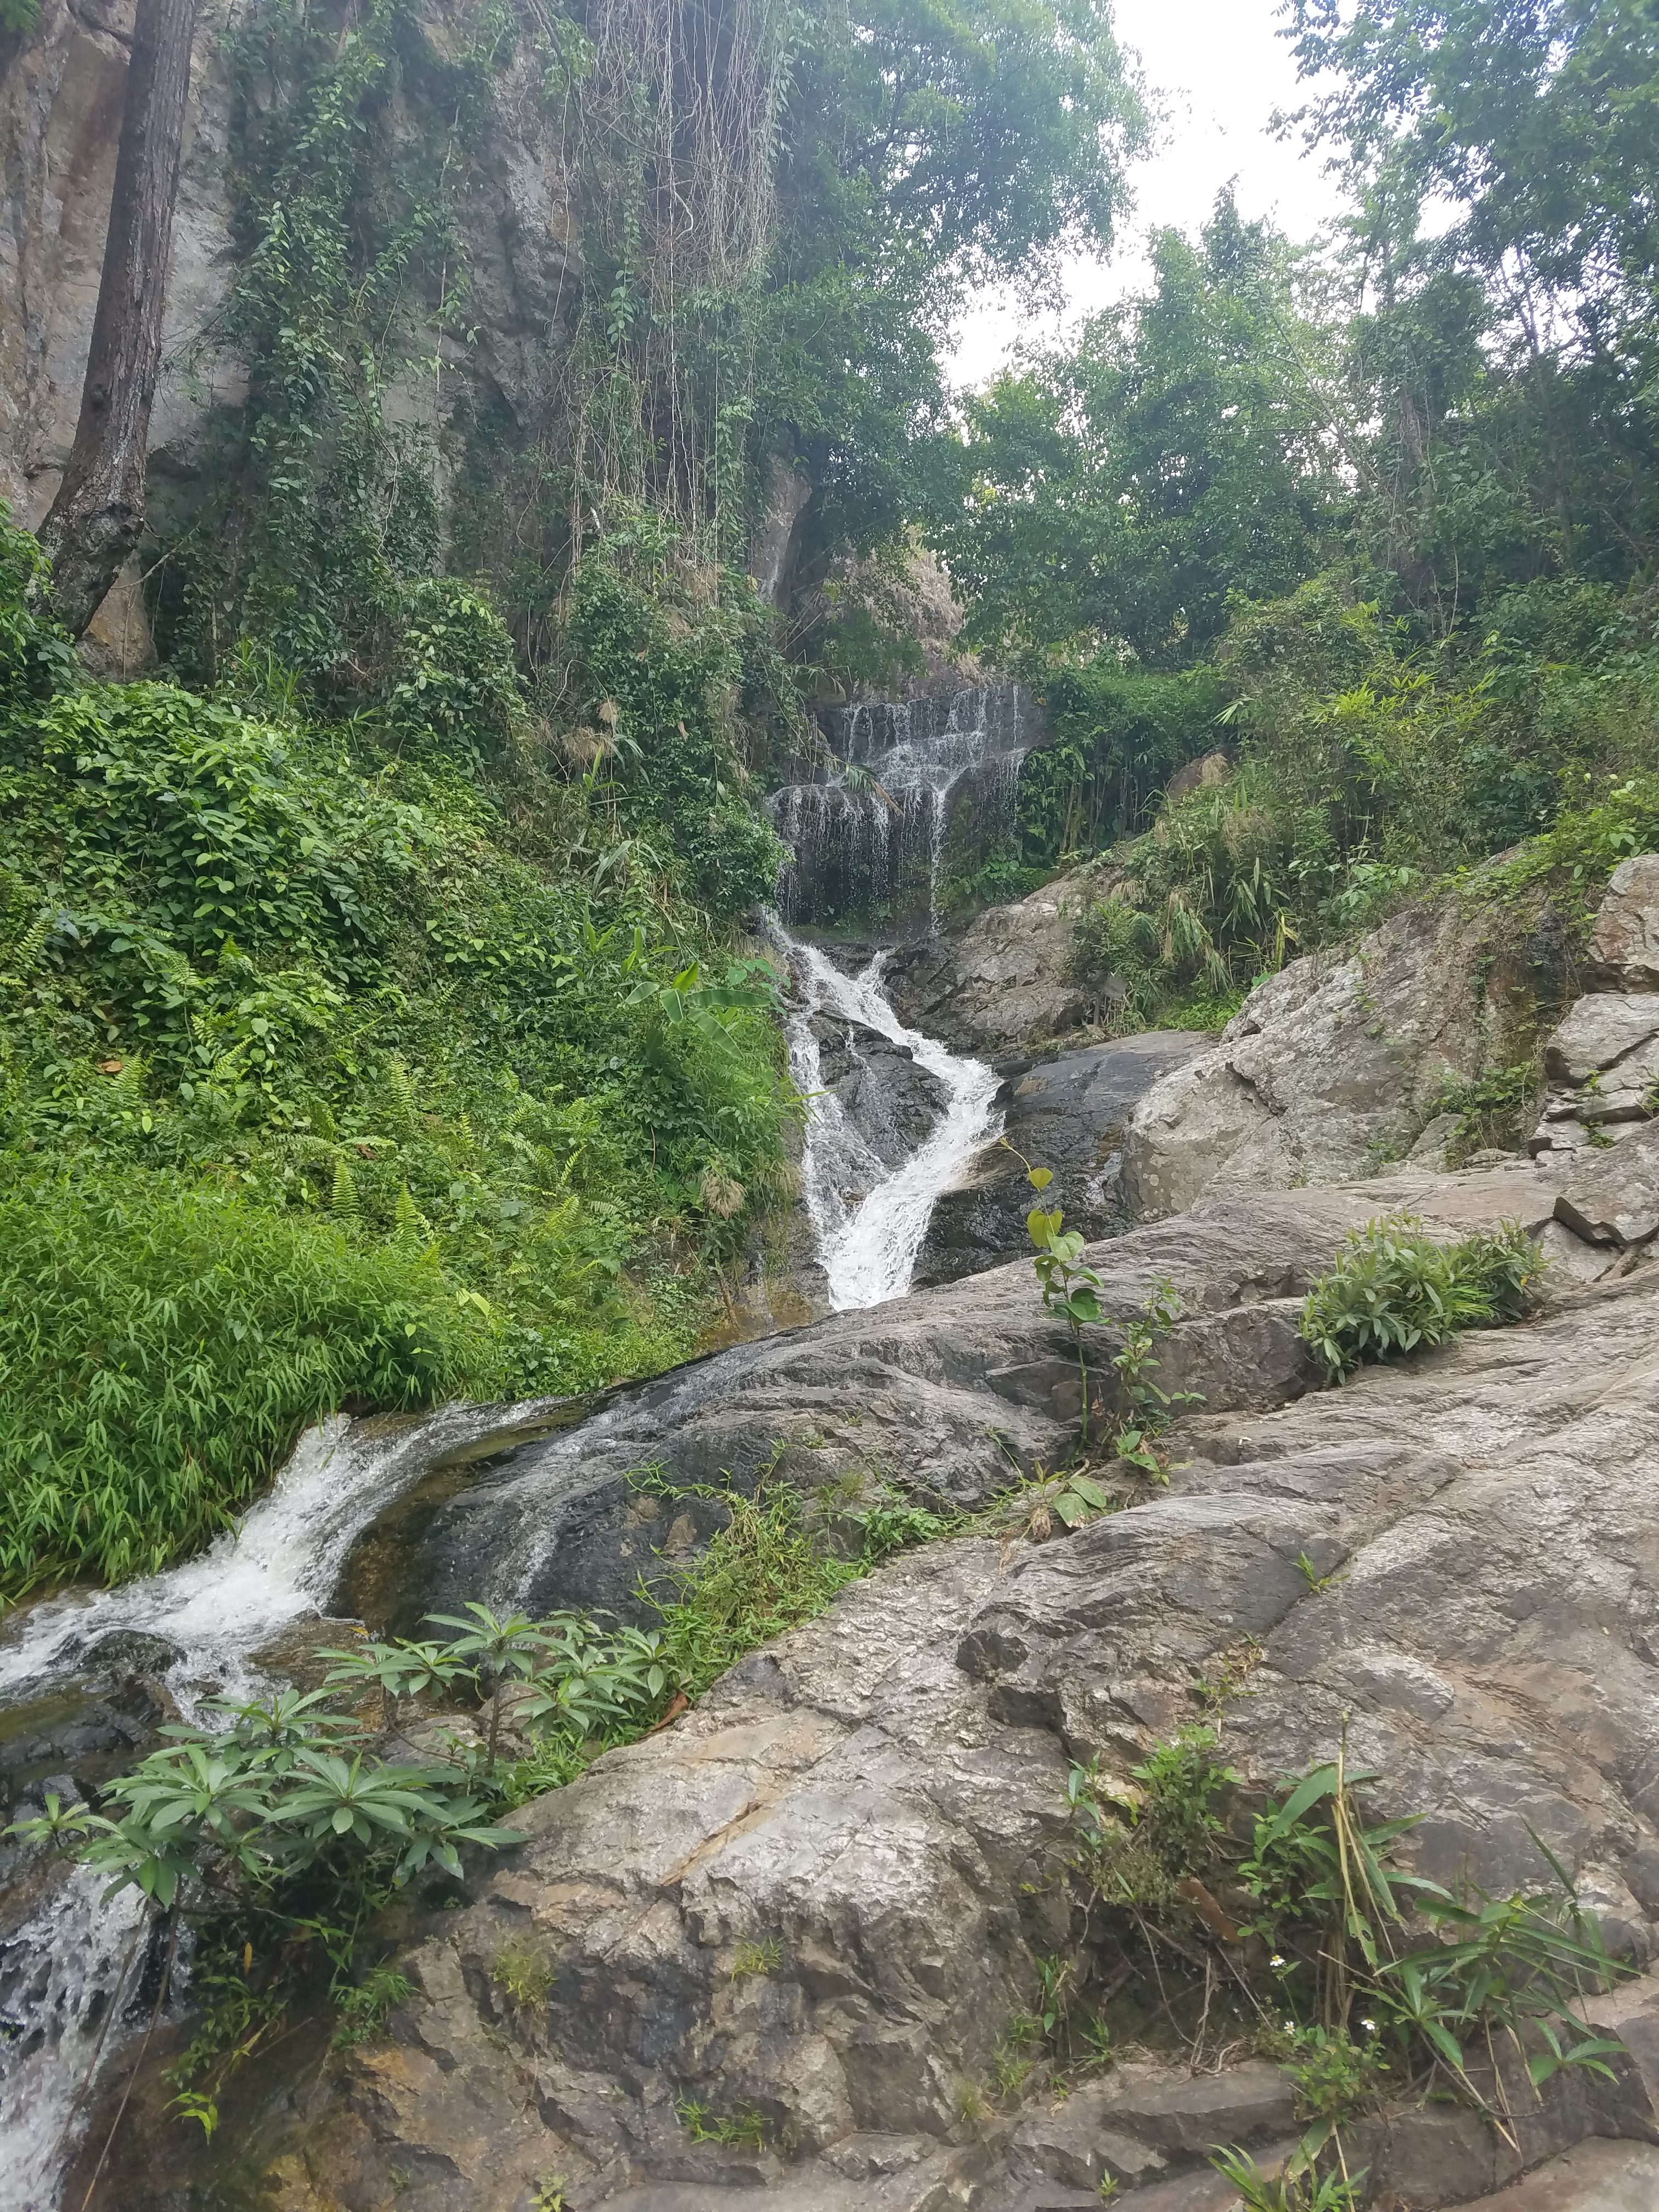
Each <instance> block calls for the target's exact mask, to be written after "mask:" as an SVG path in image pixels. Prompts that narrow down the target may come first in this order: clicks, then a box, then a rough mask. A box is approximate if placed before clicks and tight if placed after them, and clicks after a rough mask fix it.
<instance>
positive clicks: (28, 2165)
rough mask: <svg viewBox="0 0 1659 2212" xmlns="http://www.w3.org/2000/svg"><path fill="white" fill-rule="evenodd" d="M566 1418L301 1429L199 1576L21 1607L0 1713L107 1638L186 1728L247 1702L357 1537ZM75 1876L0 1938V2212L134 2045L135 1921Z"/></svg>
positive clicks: (58, 2168)
mask: <svg viewBox="0 0 1659 2212" xmlns="http://www.w3.org/2000/svg"><path fill="white" fill-rule="evenodd" d="M569 1418H570V1407H569V1406H568V1404H567V1403H565V1402H563V1401H547V1400H543V1401H537V1402H534V1403H532V1404H528V1405H524V1406H514V1407H500V1406H495V1407H480V1406H447V1407H444V1408H443V1409H442V1410H441V1412H439V1413H434V1414H430V1415H428V1416H426V1417H425V1418H423V1419H391V1420H386V1421H379V1422H375V1421H356V1422H353V1421H348V1420H346V1419H343V1418H339V1417H337V1418H335V1419H331V1420H326V1421H324V1422H322V1423H321V1424H319V1426H317V1427H316V1428H314V1429H310V1430H307V1432H306V1434H305V1435H304V1436H303V1437H301V1439H300V1442H299V1443H298V1445H297V1446H296V1447H295V1452H294V1455H293V1456H292V1458H291V1459H290V1460H289V1462H288V1464H287V1465H286V1466H285V1467H284V1468H283V1470H282V1472H281V1474H279V1475H278V1476H277V1478H276V1481H275V1483H274V1484H273V1485H272V1486H271V1488H270V1492H269V1493H268V1494H267V1495H266V1496H265V1497H264V1498H262V1499H261V1500H260V1501H259V1503H258V1504H257V1505H255V1506H254V1508H253V1509H252V1511H251V1512H250V1513H249V1514H248V1516H247V1518H246V1520H245V1521H244V1522H242V1524H241V1527H240V1529H239V1530H238V1531H237V1532H236V1534H234V1535H227V1536H222V1537H220V1538H219V1539H218V1541H216V1543H215V1544H214V1545H212V1547H210V1549H209V1550H208V1551H206V1552H204V1553H203V1554H202V1556H201V1557H200V1558H199V1559H191V1560H189V1561H187V1562H186V1563H185V1565H183V1566H179V1567H173V1568H170V1569H168V1571H167V1572H166V1573H164V1574H159V1575H149V1576H146V1577H144V1578H143V1580H142V1581H139V1582H132V1583H125V1584H124V1585H123V1586H122V1587H121V1588H120V1589H112V1590H94V1591H81V1592H76V1593H74V1594H73V1595H70V1596H66V1597H62V1598H54V1599H49V1600H47V1601H45V1602H43V1603H41V1604H39V1605H36V1606H33V1607H27V1608H24V1609H23V1610H21V1611H20V1612H19V1613H16V1614H15V1615H14V1616H13V1618H12V1619H11V1620H9V1622H8V1623H7V1624H6V1626H5V1627H4V1629H3V1630H0V1700H3V1701H4V1702H5V1703H6V1704H9V1705H15V1704H18V1703H20V1702H22V1701H23V1700H25V1699H33V1698H39V1697H42V1696H46V1695H49V1694H51V1693H52V1692H53V1691H54V1690H58V1689H61V1688H62V1687H63V1686H65V1685H66V1684H72V1683H73V1682H74V1681H75V1680H76V1678H77V1677H81V1676H84V1675H85V1674H87V1673H88V1672H89V1671H94V1672H95V1671H96V1669H97V1668H98V1666H99V1650H98V1647H99V1646H100V1644H105V1643H106V1639H108V1638H112V1637H127V1636H139V1637H145V1638H155V1639H159V1643H160V1644H165V1645H166V1646H167V1647H168V1648H169V1650H171V1652H172V1655H173V1656H171V1658H170V1659H169V1658H167V1657H166V1656H165V1654H162V1653H161V1652H160V1651H159V1650H158V1654H157V1656H158V1657H159V1658H160V1659H161V1673H162V1679H163V1680H164V1681H165V1683H166V1686H167V1689H168V1691H169V1692H170V1693H171V1694H172V1696H173V1699H174V1700H175V1701H176V1703H177V1704H178V1705H179V1710H180V1711H182V1712H184V1713H185V1714H186V1715H187V1716H197V1714H199V1713H200V1712H201V1709H202V1707H203V1705H204V1701H205V1700H206V1699H210V1698H212V1697H216V1696H224V1695H228V1696H231V1697H238V1696H246V1697H251V1696H252V1695H254V1694H255V1693H256V1692H257V1691H258V1689H259V1687H260V1686H261V1685H262V1683H263V1682H264V1680H265V1679H266V1677H265V1670H264V1668H262V1667H261V1666H260V1664H259V1661H258V1654H259V1653H260V1651H261V1650H263V1649H264V1647H265V1646H267V1645H269V1644H271V1643H272V1642H273V1641H274V1640H275V1639H276V1638H278V1637H280V1636H281V1634H282V1633H283V1631H284V1630H286V1629H290V1628H292V1627H293V1626H295V1624H296V1623H298V1622H301V1621H304V1620H317V1619H319V1618H320V1617H322V1616H324V1615H325V1613H326V1612H327V1609H328V1607H329V1604H330V1601H331V1599H332V1596H333V1593H334V1588H335V1584H336V1583H337V1581H338V1580H339V1577H340V1572H341V1570H342V1568H343V1565H344V1564H345V1560H346V1556H347V1554H348V1553H349V1551H350V1549H351V1547H352V1545H353V1544H354V1543H355V1542H356V1539H357V1538H358V1536H359V1535H361V1534H362V1532H363V1530H364V1529H365V1528H368V1526H369V1525H370V1523H371V1522H373V1521H374V1519H375V1518H376V1517H377V1516H378V1515H380V1513H382V1512H383V1511H384V1510H386V1507H387V1506H388V1505H390V1504H392V1503H393V1501H394V1500H395V1499H397V1498H399V1497H401V1496H402V1495H403V1493H404V1492H405V1491H406V1490H408V1489H409V1488H410V1486H412V1485H413V1484H414V1483H416V1482H417V1481H419V1480H422V1477H423V1476H425V1475H427V1474H430V1473H432V1472H434V1471H435V1468H439V1467H441V1466H443V1465H445V1464H447V1463H453V1462H454V1461H455V1460H457V1459H458V1458H467V1457H473V1456H483V1455H487V1454H489V1452H491V1451H494V1450H496V1449H501V1448H503V1447H504V1446H505V1445H507V1444H508V1443H513V1442H516V1441H518V1440H520V1439H521V1438H523V1437H532V1436H536V1435H538V1434H543V1433H545V1432H546V1431H548V1430H550V1429H551V1428H554V1427H556V1426H558V1425H561V1423H562V1421H565V1420H568V1419H569ZM105 1888H106V1883H105V1881H104V1880H103V1879H102V1878H101V1877H94V1875H90V1874H89V1873H88V1872H87V1871H86V1870H85V1869H79V1868H77V1869H75V1870H73V1871H72V1872H71V1873H70V1875H68V1878H67V1879H66V1880H64V1881H62V1882H61V1883H59V1884H58V1886H57V1887H54V1888H52V1889H51V1890H50V1891H49V1892H48V1893H47V1894H46V1897H45V1899H44V1901H43V1902H42V1903H41V1904H40V1905H39V1906H38V1908H37V1909H36V1910H35V1911H33V1913H32V1914H30V1915H29V1917H27V1918H26V1919H25V1920H23V1922H22V1923H21V1925H19V1926H18V1927H16V1928H15V1929H14V1930H13V1931H12V1932H11V1933H10V1934H9V1935H6V1936H0V2212H56V2208H57V2207H58V2191H59V2189H60V2186H61V2183H62V2179H63V2175H64V2170H65V2169H66V2167H67V2166H68V2164H69V2162H70V2158H71V2157H72V2156H73V2154H74V2152H75V2149H76V2145H77V2142H78V2138H79V2135H80V2132H81V2130H82V2128H83V2127H84V2124H85V2120H86V2116H87V2112H88V2109H89V2108H90V2107H91V2106H92V2105H93V2104H94V2101H95V2099H96V2093H97V2089H98V2087H99V2083H100V2081H101V2080H103V2079H104V2078H106V2076H107V2075H108V2073H109V2070H110V2069H111V2067H112V2064H113V2063H114V2061H115V2060H116V2058H117V2057H118V2056H119V2054H120V2052H121V2051H123V2050H124V2049H125V2047H126V2045H128V2044H129V2043H130V2042H131V2039H133V2037H134V2036H136V2035H138V2034H142V2033H143V2027H144V2023H145V2021H146V2020H147V2019H148V2017H149V2005H150V2004H151V2003H153V2002H154V1996H153V1993H152V1992H149V1991H146V1992H145V1995H144V1996H143V1997H142V1998H141V1996H140V1984H141V1982H142V1981H143V1967H144V1954H145V1950H146V1944H145V1940H144V1939H145V1934H146V1927H147V1923H148V1920H149V1912H148V1908H147V1907H146V1905H144V1904H143V1901H142V1899H140V1898H139V1896H138V1893H137V1891H135V1890H131V1889H129V1890H124V1891H122V1892H120V1893H118V1894H117V1895H116V1896H114V1897H112V1898H108V1899H106V1897H105V1895H104V1891H105Z"/></svg>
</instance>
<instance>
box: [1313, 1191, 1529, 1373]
mask: <svg viewBox="0 0 1659 2212" xmlns="http://www.w3.org/2000/svg"><path fill="white" fill-rule="evenodd" d="M1543 1272H1544V1261H1543V1258H1542V1255H1541V1253H1540V1251H1539V1249H1538V1247H1537V1245H1536V1244H1534V1243H1533V1241H1532V1240H1531V1238H1530V1237H1528V1236H1527V1235H1526V1234H1525V1232H1524V1231H1522V1229H1521V1228H1520V1227H1519V1226H1518V1225H1516V1224H1515V1223H1513V1222H1510V1223H1505V1224H1504V1225H1503V1226H1502V1227H1501V1228H1499V1229H1498V1230H1496V1231H1492V1232H1490V1233H1486V1232H1481V1233H1479V1234H1477V1235H1474V1236H1472V1237H1464V1238H1463V1239H1462V1241H1461V1242H1459V1243H1455V1244H1443V1243H1437V1242H1436V1241H1435V1239H1434V1238H1433V1237H1430V1236H1428V1235H1427V1234H1426V1233H1425V1231H1424V1230H1423V1228H1422V1226H1421V1225H1420V1223H1419V1222H1418V1221H1416V1220H1415V1219H1414V1218H1412V1217H1410V1216H1408V1215H1396V1216H1393V1217H1390V1218H1389V1219H1386V1220H1377V1221H1373V1222H1370V1223H1368V1224H1367V1225H1365V1226H1364V1228H1361V1229H1354V1230H1351V1231H1349V1232H1348V1235H1347V1236H1346V1238H1345V1239H1344V1240H1343V1243H1342V1246H1341V1249H1340V1251H1339V1253H1338V1255H1337V1261H1336V1265H1335V1267H1334V1268H1333V1269H1332V1271H1331V1273H1329V1274H1328V1275H1322V1276H1321V1277H1320V1278H1319V1279H1318V1281H1317V1282H1316V1283H1315V1285H1314V1286H1313V1288H1312V1290H1311V1291H1310V1292H1309V1294H1308V1297H1307V1299H1306V1301H1305V1303H1304V1306H1303V1309H1302V1318H1301V1322H1300V1328H1301V1332H1302V1335H1303V1338H1304V1341H1305V1342H1306V1343H1308V1344H1309V1345H1310V1346H1312V1347H1313V1349H1314V1351H1315V1352H1316V1354H1317V1355H1318V1357H1319V1358H1320V1359H1322V1361H1323V1363H1324V1364H1325V1368H1326V1370H1327V1372H1328V1376H1329V1377H1330V1379H1331V1380H1332V1381H1333V1382H1338V1383H1340V1382H1341V1381H1342V1380H1343V1379H1344V1378H1345V1377H1346V1376H1348V1375H1350V1374H1352V1372H1353V1370H1354V1369H1355V1368H1357V1367H1358V1366H1359V1365H1360V1364H1362V1363H1363V1362H1364V1361H1365V1360H1368V1359H1387V1358H1389V1357H1390V1356H1391V1355H1394V1354H1397V1353H1400V1352H1412V1351H1414V1350H1415V1349H1416V1348H1417V1347H1418V1346H1419V1345H1422V1346H1431V1345H1437V1344H1445V1343H1449V1342H1450V1341H1451V1340H1453V1339H1454V1338H1455V1337H1456V1336H1457V1335H1458V1334H1460V1332H1461V1331H1462V1330H1463V1329H1466V1328H1494V1327H1498V1326H1501V1325H1502V1324H1504V1323H1506V1322H1516V1321H1519V1320H1520V1319H1522V1316H1524V1315H1525V1314H1526V1313H1527V1311H1528V1309H1529V1307H1530V1306H1531V1304H1533V1302H1534V1299H1535V1297H1536V1295H1537V1288H1538V1285H1539V1282H1540V1280H1541V1278H1542V1275H1543Z"/></svg>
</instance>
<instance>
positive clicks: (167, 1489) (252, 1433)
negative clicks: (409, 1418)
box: [0, 1161, 494, 1596]
mask: <svg viewBox="0 0 1659 2212" xmlns="http://www.w3.org/2000/svg"><path fill="white" fill-rule="evenodd" d="M493 1365H494V1359H493V1354H492V1352H491V1348H490V1345H489V1336H488V1333H487V1331H485V1330H484V1329H483V1328H481V1326H480V1325H479V1322H478V1320H477V1316H475V1315H473V1314H471V1313H470V1312H469V1311H468V1310H466V1309H465V1308H463V1307H461V1306H459V1304H457V1300H456V1297H455V1293H454V1291H453V1289H452V1287H451V1286H450V1285H448V1284H447V1282H446V1281H445V1279H444V1275H443V1272H442V1270H441V1267H440V1266H439V1265H438V1262H437V1261H436V1259H435V1256H434V1255H431V1254H429V1253H427V1252H422V1251H421V1250H420V1249H408V1248H400V1247H398V1246H397V1245H395V1244H394V1245H387V1246H385V1247H382V1248H380V1249H364V1248H363V1247H362V1245H360V1244H359V1243H356V1241H355V1240H354V1239H353V1238H352V1237H351V1236H350V1235H349V1233H348V1232H347V1231H344V1230H343V1229H342V1228H341V1227H339V1226H337V1225H336V1224H335V1223H333V1222H331V1221H325V1220H317V1219H312V1218H306V1217H305V1216H304V1215H290V1214H286V1213H277V1212H270V1211H268V1210H267V1209H265V1208H264V1206H261V1205H259V1204H258V1203H257V1202H256V1201H255V1200H252V1199H251V1198H250V1197H248V1196H246V1195H245V1194H241V1193H239V1192H235V1191H231V1190H227V1189H225V1188H223V1187H222V1186H221V1185H216V1184H213V1183H195V1182H187V1181H184V1180H181V1179H179V1178H177V1177H173V1176H167V1175H166V1174H163V1173H161V1172H158V1171H156V1170H145V1169H142V1168H128V1169H124V1170H115V1171H112V1172H107V1173H106V1174H104V1175H102V1176H99V1177H97V1178H96V1179H95V1180H94V1181H91V1182H82V1181H80V1180H78V1179H75V1178H71V1177H70V1176H65V1175H64V1174H63V1173H61V1172H57V1173H54V1172H52V1170H50V1169H49V1168H47V1167H46V1166H42V1165H39V1164H34V1163H32V1162H31V1163H28V1164H24V1163H23V1162H21V1161H16V1162H15V1180H14V1182H13V1184H12V1188H11V1189H10V1190H9V1192H8V1193H7V1194H6V1195H5V1196H4V1197H3V1198H0V1486H3V1488H4V1491H5V1493H6V1498H7V1507H8V1510H7V1515H6V1523H5V1530H4V1534H3V1538H0V1593H3V1594H4V1595H7V1596H15V1595H18V1594H19V1593H21V1591H23V1590H25V1589H28V1588H29V1587H30V1586H31V1585H32V1584H33V1583H37V1582H39V1581H40V1580H41V1579H42V1578H43V1577H56V1576H63V1575H76V1574H91V1575H94V1576H96V1577H99V1578H100V1579H102V1580H106V1581H111V1582H118V1581H121V1580H123V1579H125V1577H128V1576H130V1575H133V1574H141V1573H149V1572H152V1571H154V1570H155V1569H156V1568H158V1567H161V1566H163V1565H166V1564H167V1561H168V1560H169V1559H173V1558H175V1557H177V1556H178V1555H179V1553H182V1552H186V1551H190V1550H192V1549H194V1548H195V1547H197V1546H199V1545H200V1544H201V1543H202V1542H204V1541H205V1540H206V1539H207V1538H208V1537H209V1536H210V1535H212V1534H215V1533H216V1531H218V1530H219V1529H222V1528H228V1526H230V1525H231V1523H232V1521H233V1518H234V1514H235V1511H236V1510H237V1509H238V1508H239V1507H240V1506H241V1505H243V1504H246V1501H247V1499H248V1498H249V1497H250V1496H251V1494H252V1492H253V1490H254V1489H255V1488H256V1486H258V1483H259V1482H260V1480H262V1479H263V1478H264V1476H265V1475H266V1474H268V1473H269V1472H270V1469H271V1468H273V1467H274V1466H275V1465H276V1463H277V1462H279V1461H280V1460H281V1459H282V1458H283V1456H284V1455H285V1454H286V1453H287V1451H288V1450H289V1447H290V1446H291V1444H292V1443H293V1442H294V1439H295V1436H296V1435H297V1433H298V1431H300V1429H301V1427H302V1426H303V1425H305V1423H306V1422H307V1421H310V1420H313V1419H315V1418H316V1417H317V1416H318V1415H319V1413H324V1412H325V1411H327V1410H329V1409H330V1408H331V1407H336V1406H337V1405H339V1404H341V1403H342V1402H343V1401H345V1400H348V1399H356V1400H358V1401H362V1402H365V1403H370V1404H374V1405H380V1406H387V1407H399V1406H423V1405H429V1404H431V1403H433V1402H434V1401H436V1400H438V1399H441V1398H443V1397H447V1396H451V1395H453V1394H454V1393H455V1392H456V1391H457V1390H458V1389H461V1388H463V1387H464V1386H465V1383H466V1382H467V1381H468V1380H470V1379H471V1378H473V1377H475V1376H476V1377H478V1378H480V1379H487V1378H488V1377H489V1375H490V1374H491V1372H492V1369H493Z"/></svg>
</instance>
